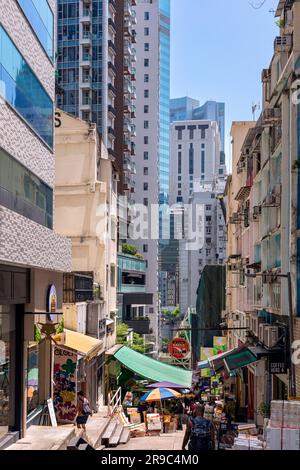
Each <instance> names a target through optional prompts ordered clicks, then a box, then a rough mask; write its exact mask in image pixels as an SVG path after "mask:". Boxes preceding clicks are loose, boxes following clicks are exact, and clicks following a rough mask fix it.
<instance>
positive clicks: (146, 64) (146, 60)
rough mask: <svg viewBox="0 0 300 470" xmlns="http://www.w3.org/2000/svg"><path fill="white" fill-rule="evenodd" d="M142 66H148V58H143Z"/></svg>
mask: <svg viewBox="0 0 300 470" xmlns="http://www.w3.org/2000/svg"><path fill="white" fill-rule="evenodd" d="M144 67H149V59H144Z"/></svg>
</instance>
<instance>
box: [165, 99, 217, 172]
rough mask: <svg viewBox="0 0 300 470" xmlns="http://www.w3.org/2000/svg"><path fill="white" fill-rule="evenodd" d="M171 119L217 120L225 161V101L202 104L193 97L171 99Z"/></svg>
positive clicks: (172, 120)
mask: <svg viewBox="0 0 300 470" xmlns="http://www.w3.org/2000/svg"><path fill="white" fill-rule="evenodd" d="M170 120H171V122H174V121H187V120H197V121H198V120H204V121H216V122H217V123H218V126H219V131H220V135H221V152H222V158H223V159H224V163H225V154H224V152H225V103H218V102H216V101H212V100H210V101H206V103H204V104H203V105H202V106H200V103H199V101H198V100H194V99H193V98H189V97H184V98H174V99H171V100H170Z"/></svg>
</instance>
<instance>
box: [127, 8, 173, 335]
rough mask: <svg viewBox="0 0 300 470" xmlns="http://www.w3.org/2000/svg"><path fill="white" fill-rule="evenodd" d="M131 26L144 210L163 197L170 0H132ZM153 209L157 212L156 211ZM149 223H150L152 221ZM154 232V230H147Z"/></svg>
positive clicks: (149, 246) (155, 256)
mask: <svg viewBox="0 0 300 470" xmlns="http://www.w3.org/2000/svg"><path fill="white" fill-rule="evenodd" d="M134 10H135V11H136V17H137V25H136V56H137V69H138V71H139V73H138V74H137V76H136V79H137V80H136V91H137V100H136V120H135V124H136V133H137V136H136V137H135V139H134V140H135V144H136V155H137V156H138V158H137V161H136V176H135V177H134V178H135V190H136V194H135V197H134V199H135V203H138V204H142V205H144V206H145V207H146V209H147V210H149V213H150V210H151V207H152V208H153V207H155V205H156V206H157V207H158V205H159V204H163V203H164V202H167V200H168V194H169V112H170V111H169V98H170V96H169V95H170V0H153V1H149V0H137V4H136V6H135V7H134ZM158 212H159V211H158V210H157V214H156V215H157V217H158V219H159V214H158ZM151 224H152V221H151V223H150V224H149V226H151ZM160 233H161V231H160V230H157V233H156V234H155V236H152V237H151V234H150V233H147V234H146V236H145V237H144V239H142V240H137V242H135V244H136V245H137V246H138V247H139V249H140V251H141V253H142V254H143V256H144V257H145V260H146V262H147V266H148V273H149V274H148V276H147V284H146V290H147V292H148V293H154V297H153V305H151V306H150V307H147V314H149V317H150V319H151V328H152V329H153V332H154V337H155V342H156V344H157V341H158V331H159V314H158V312H159V309H158V306H159V296H158V277H159V275H158V271H159V246H160V243H159V235H160ZM152 235H153V234H152Z"/></svg>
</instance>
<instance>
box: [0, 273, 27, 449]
mask: <svg viewBox="0 0 300 470" xmlns="http://www.w3.org/2000/svg"><path fill="white" fill-rule="evenodd" d="M29 278H30V276H29V271H28V270H26V269H20V268H17V267H10V266H1V265H0V448H1V447H2V445H3V444H5V442H6V441H7V440H8V439H14V440H16V439H17V438H18V437H19V433H21V432H22V427H23V422H22V421H23V420H22V416H23V405H24V403H23V389H24V388H23V387H24V380H23V367H24V361H23V347H22V345H23V339H24V307H25V304H26V302H28V300H29Z"/></svg>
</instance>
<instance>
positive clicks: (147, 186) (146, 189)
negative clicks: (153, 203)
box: [144, 183, 149, 191]
mask: <svg viewBox="0 0 300 470" xmlns="http://www.w3.org/2000/svg"><path fill="white" fill-rule="evenodd" d="M148 189H149V184H148V183H144V191H148Z"/></svg>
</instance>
